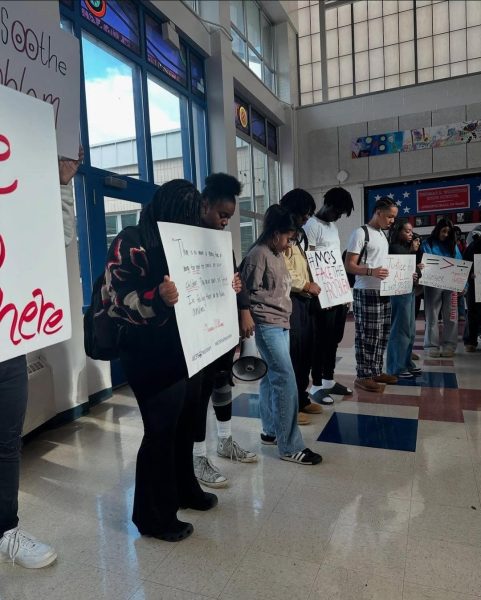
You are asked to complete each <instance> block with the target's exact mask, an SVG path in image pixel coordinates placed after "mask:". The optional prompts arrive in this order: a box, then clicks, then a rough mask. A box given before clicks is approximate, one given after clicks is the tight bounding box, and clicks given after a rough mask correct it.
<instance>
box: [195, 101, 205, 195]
mask: <svg viewBox="0 0 481 600" xmlns="http://www.w3.org/2000/svg"><path fill="white" fill-rule="evenodd" d="M192 119H193V122H192V127H193V130H194V156H195V173H196V183H197V188H198V189H199V190H202V189H203V187H204V181H205V177H206V175H207V152H208V151H207V126H206V121H205V110H204V109H203V108H201V107H200V106H198V105H197V104H195V103H193V104H192Z"/></svg>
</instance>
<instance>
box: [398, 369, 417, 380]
mask: <svg viewBox="0 0 481 600" xmlns="http://www.w3.org/2000/svg"><path fill="white" fill-rule="evenodd" d="M397 377H398V379H414V375H413V374H412V373H411V371H403V372H402V373H399V375H398V376H397Z"/></svg>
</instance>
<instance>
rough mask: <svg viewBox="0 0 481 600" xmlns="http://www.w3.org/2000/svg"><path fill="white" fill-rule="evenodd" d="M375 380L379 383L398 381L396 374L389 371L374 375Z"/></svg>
mask: <svg viewBox="0 0 481 600" xmlns="http://www.w3.org/2000/svg"><path fill="white" fill-rule="evenodd" d="M373 379H374V381H377V382H378V383H391V384H392V383H397V377H396V375H388V374H387V373H381V374H380V375H375V376H374V377H373Z"/></svg>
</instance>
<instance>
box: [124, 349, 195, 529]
mask: <svg viewBox="0 0 481 600" xmlns="http://www.w3.org/2000/svg"><path fill="white" fill-rule="evenodd" d="M122 366H123V368H124V372H125V374H126V376H127V380H128V382H129V384H130V386H131V387H132V390H133V392H134V394H135V397H136V399H137V402H138V404H139V408H140V413H141V415H142V421H143V423H144V437H143V439H142V443H141V445H140V448H139V452H138V455H137V469H136V476H135V496H134V509H133V516H132V520H133V522H134V523H135V525H136V526H137V528H138V529H139V531H140V532H141V533H147V534H156V533H163V532H165V531H168V530H169V526H170V524H171V523H172V522H174V521H175V519H176V513H177V510H178V509H179V507H180V506H182V505H184V504H189V500H194V499H196V498H199V497H201V496H202V497H203V495H204V492H203V491H202V489H201V488H200V486H199V484H198V482H197V479H196V478H195V475H194V466H193V461H192V449H193V445H194V418H195V410H194V406H195V404H196V403H197V402H198V393H199V389H200V386H199V376H198V375H196V376H194V377H192V378H191V379H188V380H187V379H181V380H180V381H177V382H176V383H171V384H170V385H169V386H168V387H166V388H164V387H163V386H162V375H161V374H159V370H158V369H157V370H156V371H152V369H151V368H149V369H146V368H145V367H144V368H143V367H142V366H141V363H140V361H138V360H135V361H133V360H129V359H126V358H125V357H123V358H122Z"/></svg>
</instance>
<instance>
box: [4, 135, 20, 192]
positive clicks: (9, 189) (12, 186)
mask: <svg viewBox="0 0 481 600" xmlns="http://www.w3.org/2000/svg"><path fill="white" fill-rule="evenodd" d="M0 143H1V144H5V146H6V147H7V149H6V150H5V151H4V152H0V162H3V161H5V160H8V159H9V158H10V141H9V139H8V138H7V137H6V136H5V135H2V134H1V133H0ZM17 186H18V179H15V181H14V182H13V183H11V184H10V185H7V186H5V187H2V186H0V194H11V193H12V192H14V191H15V190H16V189H17Z"/></svg>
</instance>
